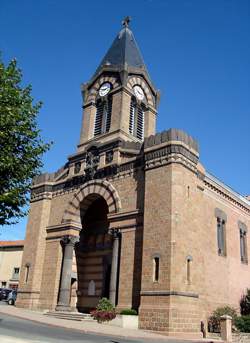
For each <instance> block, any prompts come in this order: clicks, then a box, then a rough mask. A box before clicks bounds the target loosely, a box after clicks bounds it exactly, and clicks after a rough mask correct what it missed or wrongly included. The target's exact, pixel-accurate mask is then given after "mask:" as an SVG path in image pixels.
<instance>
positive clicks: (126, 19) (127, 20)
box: [122, 16, 131, 27]
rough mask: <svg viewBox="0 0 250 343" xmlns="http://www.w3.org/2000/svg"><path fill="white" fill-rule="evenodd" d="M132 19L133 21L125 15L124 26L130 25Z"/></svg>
mask: <svg viewBox="0 0 250 343" xmlns="http://www.w3.org/2000/svg"><path fill="white" fill-rule="evenodd" d="M130 21H131V17H129V16H127V17H125V18H124V19H123V21H122V25H123V26H124V27H128V26H129V23H130Z"/></svg>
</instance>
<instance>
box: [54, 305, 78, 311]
mask: <svg viewBox="0 0 250 343" xmlns="http://www.w3.org/2000/svg"><path fill="white" fill-rule="evenodd" d="M55 311H60V312H76V308H75V307H71V306H67V305H63V304H62V305H60V304H58V305H57V306H56V308H55Z"/></svg>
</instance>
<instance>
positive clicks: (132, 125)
mask: <svg viewBox="0 0 250 343" xmlns="http://www.w3.org/2000/svg"><path fill="white" fill-rule="evenodd" d="M129 133H130V134H131V135H133V136H135V137H136V138H138V139H139V140H140V141H142V140H143V137H144V109H143V106H142V105H140V104H138V103H137V102H136V100H135V99H134V98H132V99H131V103H130V115H129Z"/></svg>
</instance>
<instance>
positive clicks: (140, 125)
mask: <svg viewBox="0 0 250 343" xmlns="http://www.w3.org/2000/svg"><path fill="white" fill-rule="evenodd" d="M136 137H137V138H139V139H140V140H141V141H142V140H143V137H144V112H143V110H142V108H141V107H140V106H138V109H137V132H136Z"/></svg>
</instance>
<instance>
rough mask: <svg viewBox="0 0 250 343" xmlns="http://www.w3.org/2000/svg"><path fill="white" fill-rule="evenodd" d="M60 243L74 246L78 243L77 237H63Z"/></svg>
mask: <svg viewBox="0 0 250 343" xmlns="http://www.w3.org/2000/svg"><path fill="white" fill-rule="evenodd" d="M61 242H62V243H63V244H64V245H75V244H76V243H78V242H79V236H73V235H65V236H63V237H62V238H61Z"/></svg>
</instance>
